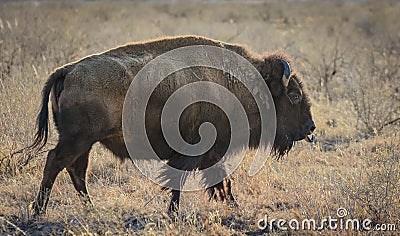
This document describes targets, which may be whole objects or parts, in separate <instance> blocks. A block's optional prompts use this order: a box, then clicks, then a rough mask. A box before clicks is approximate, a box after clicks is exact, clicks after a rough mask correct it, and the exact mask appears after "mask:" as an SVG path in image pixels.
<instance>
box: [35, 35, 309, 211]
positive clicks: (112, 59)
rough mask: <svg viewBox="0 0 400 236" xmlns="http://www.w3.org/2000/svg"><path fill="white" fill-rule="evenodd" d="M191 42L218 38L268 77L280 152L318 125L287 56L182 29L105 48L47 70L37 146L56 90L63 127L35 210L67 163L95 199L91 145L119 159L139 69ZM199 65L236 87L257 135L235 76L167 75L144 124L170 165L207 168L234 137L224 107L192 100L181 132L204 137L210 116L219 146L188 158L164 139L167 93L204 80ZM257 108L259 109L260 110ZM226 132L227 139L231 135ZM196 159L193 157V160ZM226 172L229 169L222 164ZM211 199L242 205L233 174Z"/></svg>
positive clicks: (255, 118)
mask: <svg viewBox="0 0 400 236" xmlns="http://www.w3.org/2000/svg"><path fill="white" fill-rule="evenodd" d="M192 45H212V46H217V47H221V48H226V49H228V50H232V51H234V52H236V53H238V54H240V55H241V56H243V57H244V58H246V59H247V60H248V61H249V62H250V63H251V64H253V65H254V67H255V68H256V69H257V70H258V71H259V72H260V74H261V75H262V76H263V78H264V80H265V82H266V83H267V85H268V87H269V88H270V91H271V94H272V95H273V99H274V103H275V106H276V108H275V109H276V111H277V131H276V139H275V142H274V150H275V152H276V154H277V155H278V156H282V155H284V154H285V153H286V152H288V151H289V150H290V148H291V147H292V145H293V142H294V141H298V140H301V139H304V138H305V137H306V136H307V135H309V134H311V132H312V131H313V130H314V129H315V126H314V122H313V121H312V117H311V112H310V103H309V100H308V98H307V95H306V94H305V93H304V90H303V86H302V83H301V82H300V80H299V78H298V77H297V76H296V75H295V74H292V75H291V76H290V78H287V79H288V81H289V82H288V84H284V83H282V77H283V74H284V64H283V63H282V59H283V60H285V61H288V59H287V58H286V57H285V56H284V55H281V54H270V55H264V56H261V55H258V54H255V53H253V52H251V51H250V50H248V49H247V48H246V47H243V46H240V45H234V44H227V43H224V42H221V41H217V40H212V39H208V38H204V37H199V36H181V37H167V38H162V39H155V40H150V41H145V42H138V43H130V44H127V45H124V46H121V47H117V48H114V49H111V50H108V51H106V52H103V53H100V54H95V55H91V56H88V57H86V58H83V59H81V60H79V61H77V62H73V63H70V64H67V65H65V66H63V67H60V68H58V69H56V70H55V71H54V72H53V73H52V74H51V75H50V77H49V79H48V81H47V83H46V85H45V87H44V89H43V94H42V97H43V98H42V106H41V110H40V113H39V115H38V121H37V122H38V127H39V128H38V131H37V134H36V138H35V141H34V143H33V145H32V148H34V149H40V148H42V147H43V146H44V145H45V144H46V141H47V137H48V108H47V104H48V101H49V95H50V93H51V101H52V111H53V118H54V121H55V124H56V126H57V129H58V131H59V142H58V144H57V146H56V147H55V148H54V149H53V150H51V151H50V152H49V154H48V157H47V161H46V166H45V169H44V173H43V179H42V183H41V187H40V192H39V194H38V197H37V199H36V201H35V203H34V205H33V208H34V210H35V212H36V213H37V214H39V213H41V212H43V211H44V210H45V208H46V205H47V201H48V199H49V196H50V192H51V189H52V186H53V183H54V181H55V179H56V177H57V175H58V173H59V172H60V171H61V170H63V169H64V168H66V169H67V171H68V173H69V175H70V176H71V179H72V181H73V184H74V186H75V188H76V190H77V191H78V192H79V195H80V196H81V197H82V199H83V200H84V201H85V202H87V203H89V204H90V198H89V195H88V192H87V189H86V183H85V177H86V169H87V165H88V155H89V152H90V149H91V147H92V145H93V144H94V143H96V142H100V143H102V144H103V145H104V146H105V147H107V148H108V149H109V150H111V151H112V152H113V153H114V154H115V155H116V156H117V157H120V158H121V159H124V158H128V157H129V154H128V152H127V149H126V147H125V144H124V139H123V134H122V108H123V103H124V98H125V95H126V93H127V90H128V88H129V85H130V83H131V81H132V79H133V78H134V77H135V75H136V74H137V73H138V71H139V70H140V69H141V68H142V67H143V66H144V65H145V64H146V63H147V62H149V61H150V60H151V59H153V58H155V57H157V56H158V55H161V54H163V53H165V52H168V51H170V50H173V49H176V48H179V47H184V46H192ZM194 71H196V72H198V74H201V75H202V76H203V77H202V78H204V80H208V81H213V82H216V83H219V84H221V85H223V86H225V87H226V88H228V89H229V90H231V91H232V92H233V93H234V94H235V95H236V96H237V97H238V98H239V100H240V102H241V103H242V104H246V106H245V107H246V108H245V110H246V113H247V115H248V117H249V120H250V122H249V123H250V125H251V127H250V128H251V140H250V141H251V142H250V143H251V145H252V146H256V144H258V141H259V133H258V132H257V131H258V130H259V125H260V117H259V115H258V113H257V112H258V109H257V107H256V105H255V101H254V99H253V98H252V97H251V94H250V93H249V91H247V90H246V89H245V87H244V86H243V85H242V84H241V83H230V82H229V81H230V80H228V79H227V78H226V76H225V75H224V74H223V73H222V72H220V71H217V70H214V69H210V68H193V69H192V68H191V69H187V70H183V71H180V72H177V73H174V74H173V75H171V76H169V77H168V78H166V79H164V80H163V81H162V82H161V83H160V85H159V86H158V87H157V88H156V90H155V91H154V93H153V94H152V96H151V98H150V100H149V105H148V109H147V110H146V131H148V135H149V137H148V138H149V140H150V143H151V144H152V145H153V147H154V149H155V151H156V153H158V154H159V155H160V156H162V158H163V159H166V160H168V164H169V165H171V166H173V167H176V168H179V169H183V170H193V169H196V168H199V169H204V168H207V167H209V166H211V165H213V164H214V163H216V162H218V161H219V159H220V158H221V156H222V155H223V154H224V153H225V151H226V148H227V147H228V144H229V137H230V131H229V130H230V129H229V128H230V127H229V121H228V120H227V117H226V116H225V115H224V113H223V112H222V111H221V110H219V109H218V108H217V107H215V106H213V105H210V104H202V103H199V104H196V105H192V106H189V107H188V109H186V110H185V111H184V112H183V113H182V117H183V118H182V119H181V120H182V121H184V122H181V124H180V125H181V127H180V128H181V130H182V136H183V138H184V139H185V140H187V141H188V142H190V143H196V142H198V139H199V135H198V127H199V125H200V124H202V123H203V122H205V121H209V122H211V123H213V124H215V127H216V129H217V131H218V137H217V141H216V144H215V145H214V146H213V148H212V149H213V150H211V151H209V152H207V153H206V154H204V155H202V156H200V157H198V158H197V161H194V162H193V161H191V162H188V161H186V160H187V159H186V157H185V156H182V155H179V154H177V153H175V151H174V150H172V149H171V148H170V147H169V146H168V144H167V143H166V142H165V140H164V138H163V135H162V132H161V128H160V119H154V117H157V116H156V115H157V114H158V115H159V114H160V111H161V109H162V106H163V104H164V103H165V101H166V99H167V98H168V97H169V96H170V95H171V94H172V93H173V92H174V91H175V90H176V89H178V88H179V87H181V86H182V85H185V84H187V83H191V82H195V81H198V78H197V77H193V76H191V74H192V73H191V72H194ZM254 114H255V115H254ZM227 137H228V138H227ZM191 160H193V159H191ZM222 171H223V170H222ZM207 193H208V194H209V197H210V198H215V199H217V200H222V201H229V202H231V203H233V204H236V202H235V199H234V197H233V195H232V193H231V182H230V180H229V179H226V180H224V181H223V182H221V183H219V184H217V185H215V186H214V187H212V188H209V189H208V191H207ZM179 196H180V192H179V191H176V190H174V191H172V199H171V204H170V208H169V211H170V212H171V211H175V210H177V207H178V205H179Z"/></svg>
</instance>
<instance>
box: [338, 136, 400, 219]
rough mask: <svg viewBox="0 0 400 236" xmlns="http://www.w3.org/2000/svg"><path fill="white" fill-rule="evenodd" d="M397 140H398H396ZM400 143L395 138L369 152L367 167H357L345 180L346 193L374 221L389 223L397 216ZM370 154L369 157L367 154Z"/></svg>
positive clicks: (399, 190)
mask: <svg viewBox="0 0 400 236" xmlns="http://www.w3.org/2000/svg"><path fill="white" fill-rule="evenodd" d="M395 142H397V143H395ZM399 148H400V146H399V145H398V141H394V140H392V141H391V142H387V143H385V144H384V145H380V146H378V147H375V148H374V150H373V152H372V153H367V155H365V156H364V157H362V158H365V161H366V164H367V165H366V166H364V167H361V168H359V169H358V171H357V173H355V174H353V178H352V179H351V180H350V181H349V182H348V183H344V184H343V185H342V186H346V187H344V194H345V195H346V196H348V197H349V198H350V199H352V200H353V201H355V204H356V207H355V208H357V206H358V208H359V209H362V211H366V213H367V215H364V216H366V217H370V218H371V220H373V221H374V222H375V223H388V222H391V221H393V220H394V219H397V218H398V213H399V207H400V202H399V194H400V187H399V186H400V185H399V184H400V153H399V151H398V150H399ZM368 155H369V156H368Z"/></svg>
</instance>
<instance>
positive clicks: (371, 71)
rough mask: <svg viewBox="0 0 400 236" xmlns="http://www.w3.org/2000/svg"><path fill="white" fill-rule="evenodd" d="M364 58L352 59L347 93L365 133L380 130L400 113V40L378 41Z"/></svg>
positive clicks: (374, 132) (369, 133)
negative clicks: (382, 44)
mask: <svg viewBox="0 0 400 236" xmlns="http://www.w3.org/2000/svg"><path fill="white" fill-rule="evenodd" d="M366 55H367V56H366V57H365V58H366V60H365V61H354V62H353V63H351V67H350V68H349V73H348V74H347V79H348V82H349V85H348V86H347V93H348V95H349V98H350V101H351V103H352V105H353V108H354V110H355V112H356V115H357V119H358V121H359V124H360V125H361V127H360V128H361V129H360V130H361V131H362V132H363V133H364V134H366V135H374V134H379V133H381V131H382V129H383V128H384V127H385V126H387V125H389V124H393V123H395V122H397V121H398V120H399V116H400V112H399V111H400V94H399V89H400V88H399V82H400V77H399V66H400V41H397V42H396V41H390V42H389V43H387V44H386V45H384V46H379V45H375V46H374V47H373V50H372V51H369V52H367V53H366Z"/></svg>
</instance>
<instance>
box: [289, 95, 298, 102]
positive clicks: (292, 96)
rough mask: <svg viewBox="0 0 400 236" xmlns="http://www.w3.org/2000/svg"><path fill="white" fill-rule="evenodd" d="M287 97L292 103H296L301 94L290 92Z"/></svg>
mask: <svg viewBox="0 0 400 236" xmlns="http://www.w3.org/2000/svg"><path fill="white" fill-rule="evenodd" d="M289 98H290V100H291V102H292V103H293V104H297V103H299V102H300V101H301V96H300V95H299V94H290V95H289Z"/></svg>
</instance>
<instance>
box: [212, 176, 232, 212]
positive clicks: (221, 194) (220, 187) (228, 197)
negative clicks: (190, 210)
mask: <svg viewBox="0 0 400 236" xmlns="http://www.w3.org/2000/svg"><path fill="white" fill-rule="evenodd" d="M206 193H207V196H208V199H209V200H211V199H214V200H216V201H220V202H227V203H228V204H229V205H232V206H234V207H238V206H239V205H238V203H237V201H236V199H235V197H234V196H233V194H232V182H231V180H230V179H229V178H225V179H224V180H223V181H222V182H219V183H218V184H216V185H214V186H212V187H210V188H208V189H207V191H206Z"/></svg>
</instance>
